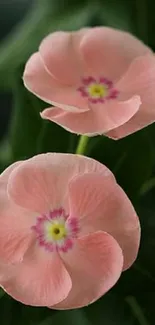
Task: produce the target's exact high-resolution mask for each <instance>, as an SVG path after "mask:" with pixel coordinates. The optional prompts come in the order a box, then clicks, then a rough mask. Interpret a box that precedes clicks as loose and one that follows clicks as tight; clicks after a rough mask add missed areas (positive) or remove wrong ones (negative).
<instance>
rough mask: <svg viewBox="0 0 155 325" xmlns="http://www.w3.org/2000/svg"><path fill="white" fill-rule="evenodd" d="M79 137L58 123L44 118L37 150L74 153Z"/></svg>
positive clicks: (39, 151)
mask: <svg viewBox="0 0 155 325" xmlns="http://www.w3.org/2000/svg"><path fill="white" fill-rule="evenodd" d="M77 141H78V137H77V136H76V135H74V134H71V133H70V132H67V131H66V130H65V129H63V128H62V127H61V126H59V125H57V124H56V123H53V122H50V121H45V120H43V126H42V129H41V132H40V135H39V137H38V140H37V148H38V149H37V152H38V153H41V152H44V153H45V152H70V153H74V151H75V148H76V144H77Z"/></svg>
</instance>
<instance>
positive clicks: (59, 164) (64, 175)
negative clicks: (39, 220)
mask: <svg viewBox="0 0 155 325" xmlns="http://www.w3.org/2000/svg"><path fill="white" fill-rule="evenodd" d="M95 170H101V172H103V173H107V174H110V175H112V173H111V172H110V171H109V170H108V168H106V167H105V166H103V165H102V164H100V163H98V162H97V161H95V160H93V159H90V158H86V157H82V156H78V155H72V154H58V153H57V154H54V153H49V154H41V155H38V156H35V157H33V158H31V159H29V160H27V161H25V162H23V163H21V164H20V166H19V167H18V168H16V169H15V171H13V172H12V173H11V176H10V178H9V182H8V193H9V195H10V197H11V198H12V199H13V200H14V202H15V203H16V204H18V205H20V206H22V207H24V208H26V209H29V210H32V211H35V212H39V213H47V212H49V210H53V209H56V208H60V207H61V206H62V205H63V200H64V197H65V195H66V192H67V188H68V182H69V181H70V179H72V178H73V177H74V176H76V175H77V174H78V173H80V172H81V173H85V172H89V171H95Z"/></svg>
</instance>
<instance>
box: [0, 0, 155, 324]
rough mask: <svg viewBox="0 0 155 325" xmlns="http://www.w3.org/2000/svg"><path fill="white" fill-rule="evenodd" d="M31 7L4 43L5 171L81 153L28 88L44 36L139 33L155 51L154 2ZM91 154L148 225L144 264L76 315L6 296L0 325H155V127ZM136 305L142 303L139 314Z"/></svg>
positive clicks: (99, 142)
mask: <svg viewBox="0 0 155 325" xmlns="http://www.w3.org/2000/svg"><path fill="white" fill-rule="evenodd" d="M10 1H11V0H10ZM8 5H9V1H8ZM31 7H32V8H31V11H30V13H28V14H27V17H26V18H25V20H24V21H23V22H21V24H20V26H18V27H17V28H16V30H15V31H13V32H12V34H11V35H9V36H8V38H7V39H6V40H4V41H3V42H2V44H0V87H1V89H3V87H5V88H6V89H7V90H11V91H12V94H13V105H12V106H13V107H12V108H13V111H12V119H11V123H10V129H9V133H8V135H7V137H6V141H5V143H4V144H2V145H1V148H0V170H1V171H2V170H3V168H4V166H7V165H9V164H10V163H11V162H13V161H16V160H20V159H26V158H29V157H31V156H33V155H35V154H38V153H41V152H48V151H53V152H75V149H76V146H77V142H78V137H77V136H76V135H72V134H70V133H68V132H67V131H65V130H64V129H62V128H61V127H59V126H57V125H56V124H54V123H50V122H48V121H43V120H42V119H41V118H40V116H39V112H40V111H41V110H42V109H43V108H45V107H48V105H46V104H45V103H43V102H42V101H40V100H38V99H37V98H36V97H35V96H33V95H32V94H30V93H29V92H28V91H27V90H26V89H25V88H24V86H23V83H22V73H23V67H24V64H25V62H26V60H27V58H28V57H29V56H30V55H31V53H33V52H34V51H36V50H37V48H38V45H39V43H40V41H41V39H42V38H43V37H44V35H46V34H48V33H49V32H52V31H54V30H58V29H64V30H72V29H73V30H75V29H77V28H80V27H83V26H95V25H108V26H113V27H116V28H119V29H124V30H127V31H129V32H132V33H133V34H135V35H137V37H139V38H140V39H142V40H143V41H144V42H146V43H147V44H149V45H150V46H151V47H152V48H153V49H154V50H155V36H154V34H155V33H154V30H155V18H154V12H155V2H154V0H126V1H124V0H97V1H96V0H89V1H86V0H85V1H82V0H78V1H77V0H76V1H72V0H68V1H64V0H58V1H54V0H53V1H52V0H40V1H39V0H38V1H37V0H36V1H34V5H33V6H31ZM21 66H22V68H21ZM86 154H87V155H89V156H91V157H93V158H96V159H97V160H99V161H101V162H102V163H104V164H106V165H107V166H108V167H109V168H110V169H111V170H112V171H113V172H114V174H115V176H116V178H117V181H118V183H119V184H120V185H121V186H122V187H123V188H124V190H125V191H126V192H127V194H128V195H129V197H130V198H131V200H132V202H133V203H134V205H135V208H136V210H137V212H138V214H139V217H140V221H141V225H142V241H141V247H140V252H139V256H138V259H137V261H136V263H135V264H134V265H133V266H132V268H131V269H130V270H128V271H126V272H124V273H123V274H122V276H121V278H120V280H119V281H118V283H117V284H116V286H115V287H114V288H113V289H112V290H111V291H110V293H108V294H107V295H105V296H104V297H103V298H101V299H100V300H99V301H98V302H96V303H94V304H93V305H90V306H89V307H86V308H83V309H80V310H76V311H53V310H50V309H48V308H32V307H28V306H24V305H22V304H20V303H18V302H16V301H14V300H13V299H11V298H10V297H8V296H7V295H6V294H4V293H3V291H0V325H64V324H66V325H154V324H155V308H154V305H155V256H154V255H155V254H154V252H155V199H154V198H155V190H154V187H155V125H152V126H149V127H147V128H146V129H144V130H141V131H140V132H137V133H136V134H133V135H132V136H129V137H127V138H125V139H122V140H120V141H113V140H111V139H108V138H106V137H104V136H100V137H95V138H92V139H91V140H90V142H89V145H88V147H87V152H86ZM51 294H52V293H51ZM135 299H136V300H135ZM134 301H136V304H137V303H138V307H137V308H136V309H135V310H134V308H133V305H132V303H133V302H134ZM139 308H140V309H141V312H142V314H143V317H144V318H143V319H140V318H139V316H138V312H139ZM145 318H146V320H145ZM143 321H146V322H143Z"/></svg>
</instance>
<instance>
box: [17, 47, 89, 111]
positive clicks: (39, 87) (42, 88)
mask: <svg viewBox="0 0 155 325" xmlns="http://www.w3.org/2000/svg"><path fill="white" fill-rule="evenodd" d="M23 80H24V84H25V87H26V88H27V89H28V90H30V91H31V92H32V93H34V94H35V95H36V96H38V97H39V98H41V99H42V100H44V101H45V102H47V103H49V104H52V105H57V106H58V107H60V108H63V109H64V110H66V111H71V112H78V111H79V110H80V111H86V110H88V104H87V100H86V99H85V98H83V97H82V96H80V94H79V92H78V91H77V90H76V88H75V87H71V86H65V85H62V84H61V83H60V82H58V81H57V80H56V79H55V78H54V77H52V75H50V74H49V73H48V71H46V69H45V66H44V63H43V61H42V59H41V56H40V54H39V52H37V53H34V54H33V55H32V56H31V57H30V59H29V60H28V62H27V64H26V67H25V71H24V76H23Z"/></svg>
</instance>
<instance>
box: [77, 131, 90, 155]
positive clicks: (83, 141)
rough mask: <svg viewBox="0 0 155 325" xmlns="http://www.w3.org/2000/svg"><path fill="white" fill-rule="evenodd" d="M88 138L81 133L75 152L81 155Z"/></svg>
mask: <svg viewBox="0 0 155 325" xmlns="http://www.w3.org/2000/svg"><path fill="white" fill-rule="evenodd" d="M88 141H89V138H88V137H87V136H86V135H81V136H80V140H79V143H78V146H77V148H76V154H78V155H83V154H84V153H85V151H86V148H87V144H88Z"/></svg>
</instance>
